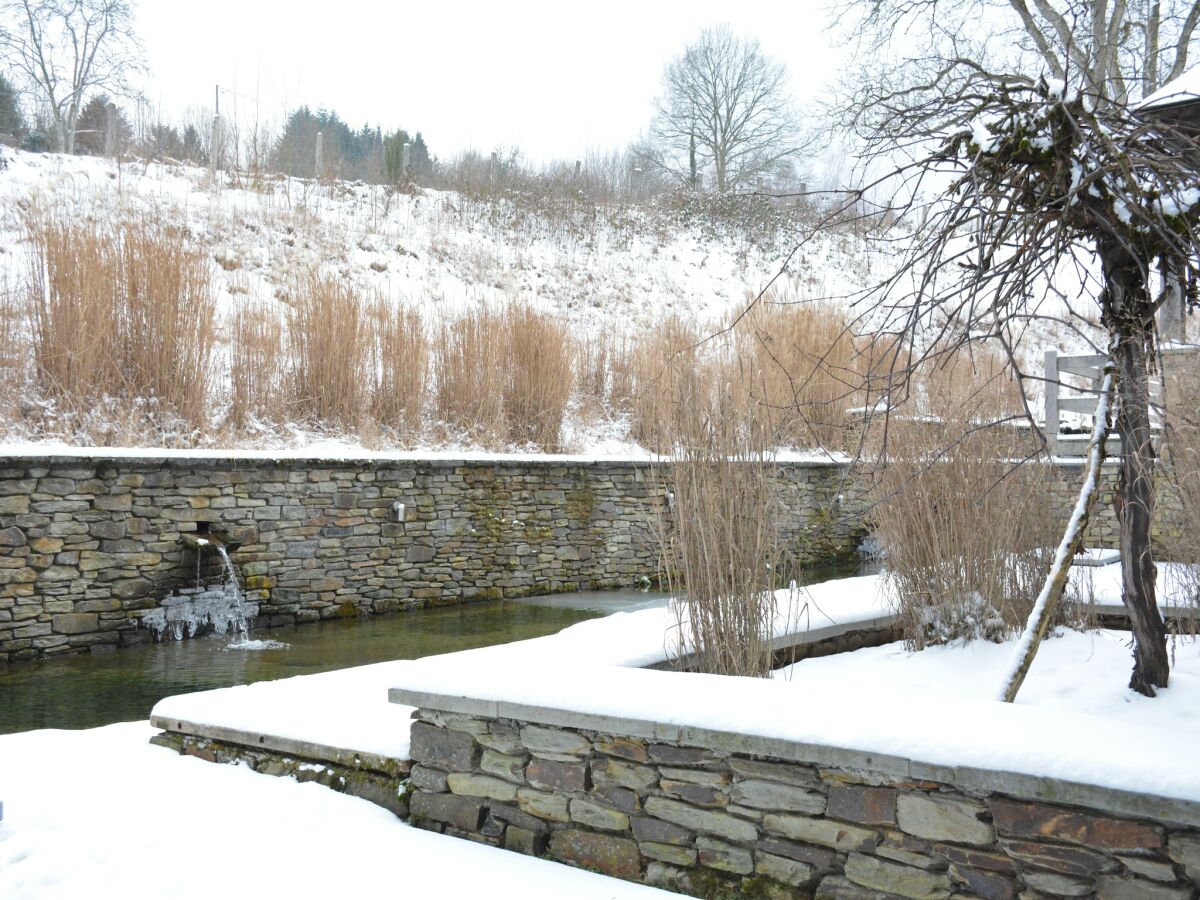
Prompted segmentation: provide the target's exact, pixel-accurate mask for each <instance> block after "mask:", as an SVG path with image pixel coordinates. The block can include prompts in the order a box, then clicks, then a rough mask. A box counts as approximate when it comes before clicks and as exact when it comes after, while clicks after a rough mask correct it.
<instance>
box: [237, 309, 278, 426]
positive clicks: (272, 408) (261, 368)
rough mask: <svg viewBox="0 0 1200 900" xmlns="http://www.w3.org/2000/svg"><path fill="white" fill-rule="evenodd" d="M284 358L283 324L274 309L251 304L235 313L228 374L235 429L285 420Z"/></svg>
mask: <svg viewBox="0 0 1200 900" xmlns="http://www.w3.org/2000/svg"><path fill="white" fill-rule="evenodd" d="M283 354H284V341H283V323H282V322H281V321H280V317H279V313H278V312H277V311H276V310H275V309H274V308H273V307H271V306H268V305H266V304H262V303H256V302H251V303H246V304H243V305H241V306H239V307H238V308H237V310H235V311H234V313H233V316H232V318H231V320H230V329H229V374H230V384H231V388H232V392H231V398H230V420H231V424H232V425H233V426H234V427H235V428H246V427H247V426H248V425H250V424H251V423H252V422H254V421H256V420H257V421H264V422H275V423H279V422H283V421H284V420H285V418H286V416H287V410H286V396H285V393H284V385H283V372H282V368H281V364H280V361H281V360H282V359H283Z"/></svg>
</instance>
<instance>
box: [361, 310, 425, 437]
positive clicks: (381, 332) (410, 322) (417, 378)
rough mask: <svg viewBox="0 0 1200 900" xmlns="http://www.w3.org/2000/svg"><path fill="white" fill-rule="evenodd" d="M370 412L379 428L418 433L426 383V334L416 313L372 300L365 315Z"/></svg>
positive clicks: (412, 434) (421, 320) (422, 323)
mask: <svg viewBox="0 0 1200 900" xmlns="http://www.w3.org/2000/svg"><path fill="white" fill-rule="evenodd" d="M367 330H368V334H369V338H370V340H369V352H370V358H369V359H368V362H367V365H368V369H369V371H370V373H371V389H370V390H371V397H370V410H371V415H372V417H374V419H375V420H376V421H377V422H379V423H380V424H381V425H382V426H383V427H385V428H389V429H393V430H396V429H402V430H403V431H405V432H406V433H407V434H408V435H409V436H415V435H417V434H419V432H420V429H421V417H422V415H423V414H424V410H425V397H426V392H427V389H428V382H429V336H428V334H427V333H426V330H425V322H424V320H423V319H422V318H421V314H420V312H418V311H417V310H416V309H412V308H405V307H401V306H396V305H394V304H390V303H386V302H382V301H377V302H375V303H372V304H371V305H370V307H369V308H368V311H367Z"/></svg>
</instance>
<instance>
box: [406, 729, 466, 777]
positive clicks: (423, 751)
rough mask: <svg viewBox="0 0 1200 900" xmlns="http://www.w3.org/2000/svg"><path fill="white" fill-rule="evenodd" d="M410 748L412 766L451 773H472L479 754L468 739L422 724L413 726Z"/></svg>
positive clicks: (456, 733)
mask: <svg viewBox="0 0 1200 900" xmlns="http://www.w3.org/2000/svg"><path fill="white" fill-rule="evenodd" d="M410 746H411V754H412V758H413V761H414V762H417V763H420V764H422V765H425V766H431V767H433V768H437V769H444V770H446V771H451V772H469V771H471V770H473V769H474V768H475V766H476V765H477V764H478V762H479V757H480V753H481V751H480V747H479V745H478V744H477V743H476V742H475V739H474V737H472V736H471V735H469V734H464V733H463V732H459V731H450V730H448V729H444V728H436V727H434V726H433V725H429V724H426V723H425V722H413V724H412V737H411V739H410Z"/></svg>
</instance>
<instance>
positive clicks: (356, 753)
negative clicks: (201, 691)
mask: <svg viewBox="0 0 1200 900" xmlns="http://www.w3.org/2000/svg"><path fill="white" fill-rule="evenodd" d="M150 724H151V725H153V726H154V727H155V728H161V729H162V730H163V731H167V732H170V733H172V734H184V735H191V736H193V737H200V738H208V739H210V740H214V741H222V742H224V743H227V744H238V745H239V746H242V747H247V748H249V749H251V750H254V749H259V750H270V751H272V752H275V753H283V754H285V755H288V756H296V757H301V758H303V759H310V760H316V761H318V762H324V763H332V764H335V765H339V766H346V767H347V768H351V769H366V770H369V771H373V772H384V773H388V772H393V771H396V770H397V769H398V768H399V769H400V770H401V771H403V772H407V771H408V769H409V768H410V767H411V765H412V763H411V761H409V760H401V759H393V758H391V757H388V756H380V755H379V754H376V753H365V752H363V751H361V750H347V749H345V748H342V747H332V746H329V745H328V744H316V743H313V742H311V741H304V740H297V739H295V738H286V737H280V736H279V735H274V734H267V733H266V732H259V731H247V730H245V729H241V728H230V727H228V726H225V725H208V724H204V723H201V722H189V721H187V720H186V719H177V718H170V717H164V716H151V717H150Z"/></svg>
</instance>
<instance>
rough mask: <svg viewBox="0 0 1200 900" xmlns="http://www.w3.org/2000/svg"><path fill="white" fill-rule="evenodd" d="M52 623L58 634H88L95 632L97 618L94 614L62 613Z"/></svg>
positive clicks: (97, 622)
mask: <svg viewBox="0 0 1200 900" xmlns="http://www.w3.org/2000/svg"><path fill="white" fill-rule="evenodd" d="M52 621H53V626H54V631H56V632H57V633H58V634H72V635H74V634H88V633H91V632H94V631H95V630H96V627H97V625H98V624H99V616H98V615H97V614H96V613H62V614H60V615H56V616H55V617H54V618H53V620H52Z"/></svg>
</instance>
